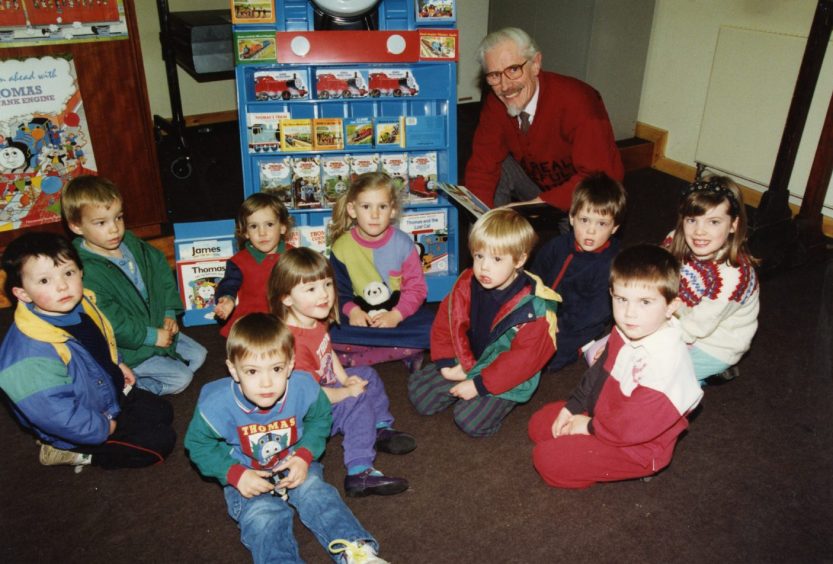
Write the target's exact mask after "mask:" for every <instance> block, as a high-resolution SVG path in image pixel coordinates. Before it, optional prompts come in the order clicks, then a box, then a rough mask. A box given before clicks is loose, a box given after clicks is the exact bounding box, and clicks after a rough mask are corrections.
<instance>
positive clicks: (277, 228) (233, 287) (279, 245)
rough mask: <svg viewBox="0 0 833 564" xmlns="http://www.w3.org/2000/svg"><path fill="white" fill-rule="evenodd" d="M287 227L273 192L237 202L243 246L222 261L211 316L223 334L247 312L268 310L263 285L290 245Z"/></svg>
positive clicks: (237, 227)
mask: <svg viewBox="0 0 833 564" xmlns="http://www.w3.org/2000/svg"><path fill="white" fill-rule="evenodd" d="M289 229H292V216H290V215H289V212H288V211H287V210H286V207H285V206H284V205H283V204H282V203H281V201H280V199H279V198H278V197H277V196H275V195H274V194H268V193H265V192H257V193H255V194H252V195H251V196H249V197H248V198H246V200H245V201H244V202H243V204H241V206H240V210H239V211H238V212H237V221H236V223H235V235H237V242H238V244H239V245H240V246H242V247H243V249H242V250H241V251H239V252H238V253H237V254H235V255H234V256H233V257H231V258H230V259H229V260H228V261H226V272H225V274H224V275H223V279H222V280H221V281H220V283H219V284H218V285H217V291H216V292H215V297H216V299H217V305H216V306H215V307H214V315H215V316H217V318H218V319H221V320H225V321H226V323H225V325H223V327H222V329H220V334H221V335H222V336H223V337H228V332H229V330H231V326H232V325H233V324H234V322H235V321H236V320H237V319H239V318H241V317H243V316H244V315H246V314H247V313H252V312H260V313H269V300H268V299H267V297H266V285H267V284H268V283H269V274H270V273H271V272H272V268H273V267H274V266H275V263H277V262H278V260H280V258H281V255H283V254H284V253H285V252H286V251H287V250H288V249H291V248H292V247H291V246H289V245H287V244H286V242H285V241H284V237H285V236H286V232H287V231H288V230H289Z"/></svg>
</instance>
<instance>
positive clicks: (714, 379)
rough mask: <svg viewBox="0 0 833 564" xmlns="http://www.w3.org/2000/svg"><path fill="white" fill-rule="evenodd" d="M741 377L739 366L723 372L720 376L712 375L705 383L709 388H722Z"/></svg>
mask: <svg viewBox="0 0 833 564" xmlns="http://www.w3.org/2000/svg"><path fill="white" fill-rule="evenodd" d="M738 376H740V369H739V368H738V366H737V364H736V365H734V366H730V367H729V368H727V369H726V370H724V371H723V372H721V373H719V374H712V375H711V376H709V377H708V378H706V379H705V380H704V381H703V382H704V383H705V384H706V385H707V386H720V385H722V384H725V383H726V382H731V381H732V380H734V379H735V378H737V377H738Z"/></svg>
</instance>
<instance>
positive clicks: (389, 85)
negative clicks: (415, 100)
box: [368, 68, 419, 98]
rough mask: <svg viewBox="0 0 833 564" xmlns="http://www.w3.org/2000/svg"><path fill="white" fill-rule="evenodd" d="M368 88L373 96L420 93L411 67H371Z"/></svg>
mask: <svg viewBox="0 0 833 564" xmlns="http://www.w3.org/2000/svg"><path fill="white" fill-rule="evenodd" d="M368 76H369V78H368V88H370V95H371V96H372V97H373V98H379V97H380V96H385V97H387V96H393V97H396V98H399V97H400V96H416V95H417V94H419V84H417V81H416V79H414V75H413V73H412V72H411V69H389V68H384V69H370V70H369V71H368Z"/></svg>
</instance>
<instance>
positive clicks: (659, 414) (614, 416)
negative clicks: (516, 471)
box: [529, 245, 703, 489]
mask: <svg viewBox="0 0 833 564" xmlns="http://www.w3.org/2000/svg"><path fill="white" fill-rule="evenodd" d="M678 270H679V268H678V264H677V261H676V260H674V257H672V256H671V255H670V254H669V253H668V252H667V251H665V250H664V249H662V248H660V247H655V246H653V245H638V246H636V247H631V248H629V249H626V250H624V251H622V252H621V253H620V254H619V256H618V257H616V258H615V259H614V261H613V268H612V271H611V273H610V294H611V296H612V297H613V318H614V320H615V321H616V327H614V329H613V331H612V332H611V334H610V338H609V339H608V341H607V345H606V348H605V349H604V351H603V352H602V355H601V357H600V358H599V359H598V360H597V361H596V362H595V363H594V364H593V366H592V367H591V368H590V369H588V371H587V372H586V373H585V374H584V377H583V378H582V380H581V382H580V383H579V385H578V387H577V388H576V389H575V391H574V392H573V393H572V395H571V396H570V399H568V400H567V401H566V402H564V401H559V402H555V403H550V404H548V405H546V406H544V407H543V408H542V409H540V410H539V411H537V412H536V413H535V414H534V415H533V416H532V419H531V420H530V421H529V437H530V438H531V439H532V441H533V442H534V443H535V448H534V449H533V451H532V461H533V464H534V465H535V469H536V470H537V471H538V473H539V474H540V475H541V477H542V478H543V479H544V481H545V482H546V483H547V484H549V485H551V486H554V487H558V488H575V489H579V488H587V487H590V486H592V485H593V484H595V483H597V482H613V481H617V480H627V479H630V478H641V477H645V476H650V475H652V474H655V473H656V472H659V471H660V470H662V469H663V468H665V467H666V466H668V464H669V463H670V462H671V456H672V455H673V453H674V445H675V444H676V442H677V438H678V437H679V435H680V433H682V432H683V431H685V429H686V428H687V427H688V419H687V418H686V416H687V415H688V414H689V413H690V412H691V410H693V409H694V408H695V407H696V406H697V404H698V403H699V402H700V399H701V398H702V397H703V391H702V390H701V389H700V386H699V385H698V384H697V379H696V378H695V377H694V369H693V368H692V366H691V359H690V358H689V355H688V352H687V351H686V346H685V343H683V340H682V334H681V332H680V328H679V323H678V322H677V321H676V319H674V318H673V315H674V311H675V310H676V309H677V308H678V307H679V306H680V300H679V298H677V290H678V288H679V275H678Z"/></svg>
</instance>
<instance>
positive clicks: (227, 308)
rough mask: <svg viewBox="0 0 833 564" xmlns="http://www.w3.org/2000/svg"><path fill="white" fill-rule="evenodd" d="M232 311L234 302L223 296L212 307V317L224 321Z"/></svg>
mask: <svg viewBox="0 0 833 564" xmlns="http://www.w3.org/2000/svg"><path fill="white" fill-rule="evenodd" d="M232 311H234V300H233V299H231V298H230V297H228V296H223V297H222V298H220V299H219V300H217V305H215V306H214V316H215V317H218V318H219V319H222V320H223V321H225V320H226V319H228V316H229V315H231V312H232Z"/></svg>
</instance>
